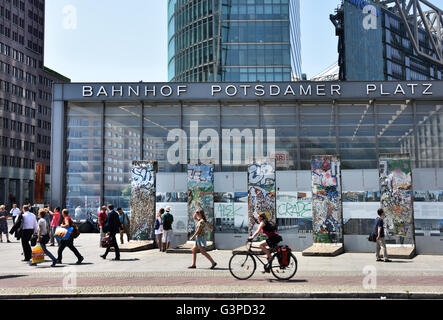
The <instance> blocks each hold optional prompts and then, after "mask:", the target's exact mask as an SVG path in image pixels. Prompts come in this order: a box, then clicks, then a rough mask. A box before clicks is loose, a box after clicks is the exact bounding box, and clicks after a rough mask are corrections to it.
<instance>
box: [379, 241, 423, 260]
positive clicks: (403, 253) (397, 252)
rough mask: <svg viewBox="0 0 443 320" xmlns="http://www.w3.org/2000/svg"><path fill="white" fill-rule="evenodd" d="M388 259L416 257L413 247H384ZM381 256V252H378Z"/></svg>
mask: <svg viewBox="0 0 443 320" xmlns="http://www.w3.org/2000/svg"><path fill="white" fill-rule="evenodd" d="M386 249H387V250H388V257H389V258H392V259H412V258H414V257H415V256H416V250H415V246H395V245H389V244H388V245H386ZM380 252H381V255H382V254H383V251H382V250H380Z"/></svg>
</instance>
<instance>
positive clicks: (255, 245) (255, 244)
mask: <svg viewBox="0 0 443 320" xmlns="http://www.w3.org/2000/svg"><path fill="white" fill-rule="evenodd" d="M259 245H260V242H253V243H252V247H251V250H252V252H253V253H254V254H264V253H262V251H261V249H259V248H258V247H259ZM248 249H249V244H247V245H244V246H241V247H239V248H236V249H234V250H232V253H237V252H248Z"/></svg>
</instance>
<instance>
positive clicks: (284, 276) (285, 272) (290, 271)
mask: <svg viewBox="0 0 443 320" xmlns="http://www.w3.org/2000/svg"><path fill="white" fill-rule="evenodd" d="M271 272H272V274H273V275H274V277H276V278H277V279H279V280H289V279H291V278H292V277H293V276H294V275H295V273H296V272H297V258H296V257H295V256H294V255H293V254H292V253H291V255H290V256H289V264H288V266H287V267H281V266H280V263H279V262H278V258H277V254H274V255H273V256H272V260H271Z"/></svg>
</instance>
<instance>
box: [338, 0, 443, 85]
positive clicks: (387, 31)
mask: <svg viewBox="0 0 443 320" xmlns="http://www.w3.org/2000/svg"><path fill="white" fill-rule="evenodd" d="M371 4H372V5H374V6H376V7H377V12H378V15H377V17H376V19H377V20H376V21H377V27H376V28H375V29H369V30H367V29H365V27H364V25H363V23H362V21H364V19H365V18H366V17H367V14H364V13H363V11H362V9H360V8H358V7H356V6H355V4H354V3H351V2H350V1H343V4H342V7H341V8H340V9H339V10H338V11H337V13H336V15H335V16H332V17H331V19H332V21H333V23H334V24H335V25H336V28H337V35H338V36H339V46H338V47H339V66H340V80H346V81H365V80H368V81H375V80H379V81H383V80H393V81H395V80H416V81H419V80H441V79H442V72H443V66H441V65H438V64H436V63H434V62H432V61H430V60H428V59H426V58H424V57H422V56H419V55H418V54H417V53H416V51H415V50H414V48H413V45H412V43H411V40H410V38H409V35H408V32H407V29H406V26H405V24H404V23H403V20H402V19H401V17H400V16H398V15H397V14H395V13H393V12H391V11H389V10H388V9H386V8H385V7H383V6H379V5H377V4H375V3H371ZM373 19H375V18H373ZM411 28H413V27H412V25H411ZM418 35H419V42H420V48H421V50H422V51H425V52H429V54H432V50H431V41H430V39H429V36H428V34H427V33H426V32H425V31H424V30H423V29H420V28H419V29H418ZM434 56H435V54H434Z"/></svg>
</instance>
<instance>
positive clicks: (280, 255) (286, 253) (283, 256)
mask: <svg viewBox="0 0 443 320" xmlns="http://www.w3.org/2000/svg"><path fill="white" fill-rule="evenodd" d="M291 252H292V249H291V247H289V246H279V247H278V248H277V259H278V263H279V264H280V267H287V266H288V265H289V260H290V257H291Z"/></svg>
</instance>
